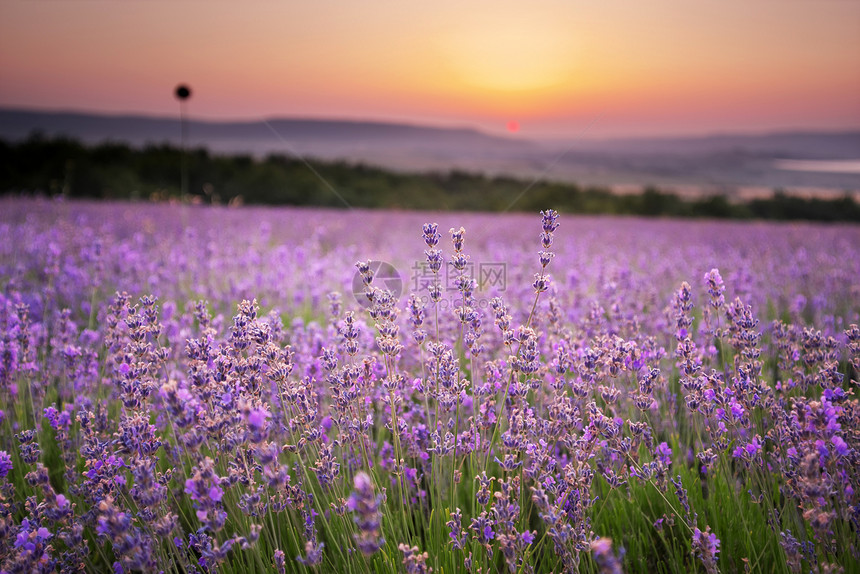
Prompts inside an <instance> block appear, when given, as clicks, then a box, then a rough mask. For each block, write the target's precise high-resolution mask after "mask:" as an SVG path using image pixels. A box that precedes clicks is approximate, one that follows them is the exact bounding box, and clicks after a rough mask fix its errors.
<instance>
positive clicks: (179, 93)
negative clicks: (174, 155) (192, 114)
mask: <svg viewBox="0 0 860 574" xmlns="http://www.w3.org/2000/svg"><path fill="white" fill-rule="evenodd" d="M175 94H176V99H178V100H179V125H180V128H179V129H180V134H181V135H180V142H181V143H180V153H181V160H180V162H181V168H180V169H181V171H182V198H183V199H184V198H185V197H187V196H188V154H186V153H185V143H186V138H187V137H188V126H187V125H186V121H185V102H186V100H188V98H190V97H191V88H189V87H188V86H186V85H185V84H179V85H178V86H176V92H175Z"/></svg>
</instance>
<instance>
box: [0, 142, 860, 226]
mask: <svg viewBox="0 0 860 574" xmlns="http://www.w3.org/2000/svg"><path fill="white" fill-rule="evenodd" d="M185 153H186V156H185V162H186V166H187V169H188V181H189V185H188V190H189V196H188V197H184V198H183V197H181V189H180V187H181V182H180V170H181V165H182V161H183V151H182V150H181V149H179V148H177V147H175V146H171V145H167V144H162V145H150V146H146V147H143V148H134V147H131V146H129V145H126V144H123V143H102V144H99V145H93V146H88V145H84V144H82V143H81V142H79V141H77V140H74V139H70V138H65V137H52V138H48V137H44V136H41V135H38V134H36V135H33V136H31V137H30V138H28V139H26V140H23V141H20V142H6V141H3V140H0V193H4V194H48V195H58V194H62V195H65V196H67V197H72V198H102V199H155V200H167V199H183V200H186V201H194V202H204V203H240V202H241V203H253V204H269V205H305V206H326V207H344V206H345V205H350V206H353V207H366V208H400V209H417V210H421V209H425V210H462V211H502V210H507V209H508V208H510V209H512V210H516V211H535V210H538V209H543V208H545V207H546V206H547V205H551V206H553V208H554V209H557V210H560V211H563V212H566V213H582V214H619V215H641V216H670V217H708V218H735V219H748V218H757V219H777V220H791V219H805V220H815V221H854V222H860V204H858V202H857V201H856V200H855V199H854V198H853V197H852V196H851V195H850V194H849V193H847V192H846V193H845V194H844V195H843V196H841V197H838V198H835V199H824V198H803V197H797V196H793V195H790V194H787V193H785V192H782V191H780V190H775V191H774V192H773V194H772V195H771V196H770V197H766V198H758V199H748V200H742V201H730V200H729V199H728V198H726V197H725V196H722V195H709V196H703V197H700V198H686V197H681V196H679V195H677V194H675V193H672V192H669V191H663V190H660V189H658V188H655V187H646V188H645V189H644V190H643V191H642V192H641V193H638V194H624V195H621V194H616V193H613V192H612V191H610V190H609V189H607V188H604V187H599V186H580V185H577V184H574V183H562V182H554V181H543V180H542V181H538V182H535V183H531V182H528V181H524V180H522V179H517V178H514V177H508V176H495V177H491V176H486V175H483V174H478V173H469V172H465V171H460V170H452V171H449V172H445V173H442V172H430V173H399V172H395V171H391V170H386V169H383V168H379V167H372V166H368V165H365V164H361V163H358V164H356V163H348V162H344V161H317V160H308V161H305V160H303V159H297V158H292V157H289V156H286V155H282V154H271V155H268V156H266V157H265V158H255V157H252V156H250V155H220V154H213V153H211V152H209V151H208V150H206V149H204V148H197V149H192V150H187V151H186V152H185ZM529 186H530V187H529ZM527 187H529V189H528V192H527V193H522V192H523V190H525V189H526V188H527ZM333 190H334V191H333Z"/></svg>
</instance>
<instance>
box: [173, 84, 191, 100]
mask: <svg viewBox="0 0 860 574" xmlns="http://www.w3.org/2000/svg"><path fill="white" fill-rule="evenodd" d="M174 94H175V95H176V97H177V98H178V99H179V100H187V99H188V98H190V97H191V88H189V87H188V86H186V85H185V84H179V85H178V86H176V91H175V92H174Z"/></svg>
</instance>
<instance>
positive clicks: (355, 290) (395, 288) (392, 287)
mask: <svg viewBox="0 0 860 574" xmlns="http://www.w3.org/2000/svg"><path fill="white" fill-rule="evenodd" d="M367 265H368V268H369V269H370V273H371V274H372V276H373V281H372V282H371V283H370V284H371V285H372V286H373V287H376V288H377V289H384V290H386V291H389V292H391V296H392V297H394V300H395V301H397V300H399V299H400V295H401V294H402V293H403V279H401V277H400V273H398V272H397V269H395V267H394V265H392V264H391V263H386V262H385V261H373V260H371V261H368V262H367ZM366 290H367V288H366V287H365V285H364V277H363V276H362V274H361V272H360V271H356V272H355V275H353V276H352V296H353V297H354V298H355V300H356V301H357V302H358V304H359V305H361V306H362V307H364V308H368V307H370V300H369V299H368V298H367V294H366Z"/></svg>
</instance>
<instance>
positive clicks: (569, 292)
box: [0, 199, 860, 574]
mask: <svg viewBox="0 0 860 574" xmlns="http://www.w3.org/2000/svg"><path fill="white" fill-rule="evenodd" d="M548 207H551V206H548ZM449 229H450V230H451V231H449ZM357 262H358V263H357ZM380 262H384V263H383V264H380ZM858 323H860V227H857V226H835V225H828V226H819V225H811V224H791V225H788V224H759V223H726V222H720V223H717V222H705V221H691V220H687V221H675V220H657V219H650V220H649V219H634V218H611V217H593V218H583V217H575V216H567V215H561V216H558V215H557V214H556V213H555V212H553V211H551V210H548V211H545V212H543V213H541V214H538V213H535V214H532V215H522V214H520V215H482V214H460V213H398V212H393V211H358V210H352V211H333V210H312V209H274V208H250V207H249V208H241V209H221V208H204V207H190V206H180V205H166V204H143V203H141V204H134V203H114V204H111V203H91V204H90V203H83V202H80V203H79V202H62V201H47V200H43V201H37V200H17V199H4V200H2V201H0V429H2V430H0V572H3V573H6V572H9V573H14V572H54V571H62V572H79V571H80V572H111V571H113V572H135V571H142V572H160V571H163V572H227V573H229V572H243V573H251V572H280V573H283V572H309V571H311V572H321V573H323V572H325V573H327V572H356V573H358V572H408V573H423V572H429V571H431V569H432V571H433V572H436V573H437V574H439V573H454V572H461V573H466V572H483V573H489V572H511V573H531V572H541V573H548V572H554V573H560V572H607V573H609V572H612V573H615V572H621V571H624V572H648V573H656V572H707V573H712V572H744V571H751V572H780V573H782V572H791V573H793V572H860V566H858V564H860V534H858V533H860V493H858V491H860V403H858V400H857V398H856V396H855V393H856V389H857V385H858V382H857V381H858V379H860V328H858V326H857V325H858Z"/></svg>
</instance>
